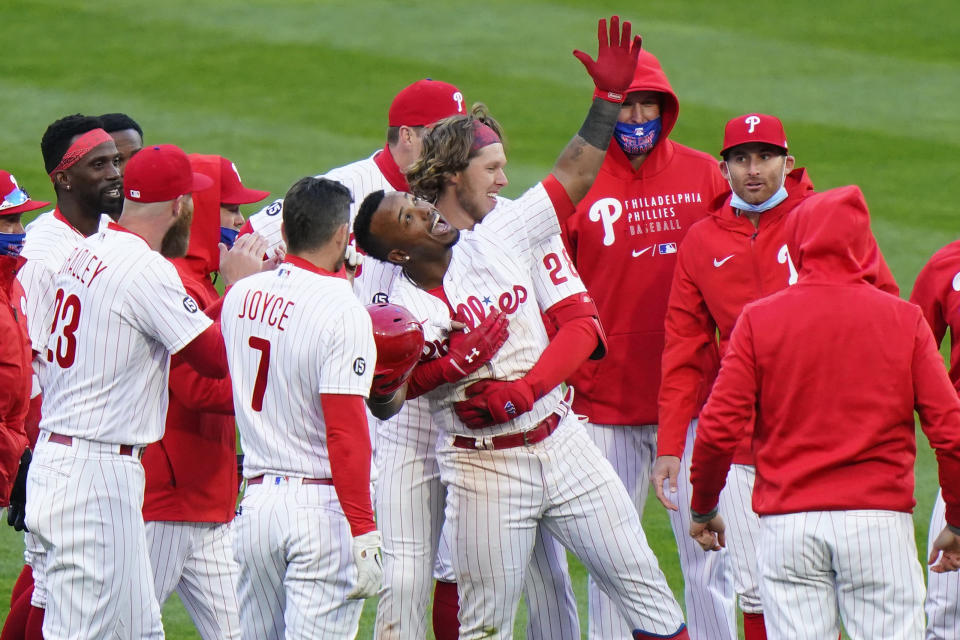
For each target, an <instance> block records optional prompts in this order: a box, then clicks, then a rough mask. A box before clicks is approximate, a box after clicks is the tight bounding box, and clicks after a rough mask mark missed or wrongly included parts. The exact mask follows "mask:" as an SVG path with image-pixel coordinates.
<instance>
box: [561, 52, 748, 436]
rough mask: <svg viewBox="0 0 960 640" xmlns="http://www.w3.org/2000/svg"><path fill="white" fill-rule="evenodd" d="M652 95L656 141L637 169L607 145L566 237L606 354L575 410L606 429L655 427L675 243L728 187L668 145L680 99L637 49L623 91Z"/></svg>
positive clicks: (706, 164) (702, 163) (692, 155)
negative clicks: (657, 112)
mask: <svg viewBox="0 0 960 640" xmlns="http://www.w3.org/2000/svg"><path fill="white" fill-rule="evenodd" d="M644 90H647V91H658V92H660V93H662V94H664V99H663V103H662V106H661V119H662V131H661V134H660V140H659V142H658V143H657V145H656V146H655V147H654V148H653V150H652V151H651V152H650V154H649V155H648V156H647V158H646V160H644V162H643V164H642V165H640V169H638V170H636V171H634V169H633V167H632V166H631V164H630V160H629V158H628V157H627V156H626V155H625V154H624V153H623V151H622V150H621V149H620V147H619V145H618V144H617V143H616V142H615V141H611V143H610V147H609V149H608V151H607V156H606V159H605V160H604V163H603V166H602V167H601V168H600V173H599V174H598V176H597V179H596V181H595V182H594V183H593V186H592V187H591V189H590V191H589V192H588V193H587V195H586V197H584V198H583V200H581V201H580V203H579V205H578V206H577V210H576V212H575V213H574V214H573V216H571V217H570V218H569V220H567V222H566V226H565V229H564V237H565V239H566V240H567V243H568V244H569V246H570V249H571V255H572V256H573V259H574V262H575V263H576V266H577V270H578V271H579V272H580V276H581V277H582V278H583V282H584V284H585V285H586V286H587V290H588V291H589V292H590V295H591V296H592V297H593V299H594V300H595V301H596V303H597V308H598V310H599V311H600V322H601V324H602V325H603V328H604V330H605V331H606V333H607V339H608V342H609V349H608V351H607V356H606V357H605V358H604V359H602V360H591V361H588V362H586V363H584V364H583V365H582V366H581V367H580V368H579V369H578V371H577V373H576V374H575V375H574V376H572V377H571V378H570V380H569V382H570V383H571V384H572V385H573V386H574V387H576V390H577V393H576V395H575V399H574V405H573V406H574V409H575V410H576V411H577V412H578V413H584V414H586V415H587V416H589V417H590V420H591V421H593V422H597V423H604V424H624V425H643V424H655V423H656V422H657V391H658V388H659V385H660V355H661V352H662V351H663V317H664V314H665V313H666V308H667V295H668V293H669V291H670V278H671V275H672V273H673V268H674V265H675V264H676V251H677V247H678V246H679V244H680V240H681V239H682V238H683V236H684V234H686V232H687V230H688V229H689V228H690V226H691V225H692V224H693V223H694V222H696V221H697V220H699V219H700V218H702V217H703V216H705V215H706V213H707V210H708V205H709V203H710V202H712V201H713V200H714V199H715V198H716V197H717V196H718V195H720V194H722V193H725V192H726V191H728V190H729V189H728V186H727V183H726V182H725V181H724V180H723V178H722V177H721V176H720V171H719V169H718V168H717V161H716V160H715V159H714V158H713V157H711V156H709V155H707V154H706V153H703V152H701V151H696V150H694V149H691V148H689V147H685V146H683V145H681V144H677V143H676V142H673V141H671V140H669V139H668V136H669V135H670V132H671V131H672V130H673V126H674V124H675V123H676V121H677V115H678V113H679V103H678V102H677V96H676V95H675V94H674V92H673V89H672V88H671V87H670V83H669V82H668V81H667V77H666V75H665V74H664V73H663V69H661V68H660V63H659V62H658V61H657V59H656V58H655V57H654V56H653V55H652V54H650V53H648V52H646V51H642V52H641V54H640V62H639V64H638V65H637V72H636V74H635V76H634V80H633V84H632V85H631V86H630V89H629V91H644Z"/></svg>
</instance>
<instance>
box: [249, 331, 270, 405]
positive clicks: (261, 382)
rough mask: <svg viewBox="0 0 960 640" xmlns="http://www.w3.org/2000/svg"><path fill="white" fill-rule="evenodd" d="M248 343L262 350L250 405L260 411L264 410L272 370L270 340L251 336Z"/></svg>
mask: <svg viewBox="0 0 960 640" xmlns="http://www.w3.org/2000/svg"><path fill="white" fill-rule="evenodd" d="M247 344H249V345H250V347H251V348H253V349H256V350H257V351H259V352H260V363H259V364H257V379H256V381H255V382H254V383H253V398H251V399H250V407H251V408H253V410H254V411H256V412H258V413H259V412H260V411H261V410H263V394H264V393H266V391H267V374H268V373H269V371H270V341H269V340H265V339H263V338H258V337H256V336H250V339H249V340H247Z"/></svg>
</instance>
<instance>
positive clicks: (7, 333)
mask: <svg viewBox="0 0 960 640" xmlns="http://www.w3.org/2000/svg"><path fill="white" fill-rule="evenodd" d="M25 262H26V260H25V259H24V258H21V257H19V256H17V257H12V256H0V335H3V340H2V341H0V507H5V506H7V500H8V499H9V498H10V489H12V488H13V481H14V480H15V479H16V477H17V469H18V468H19V466H20V456H21V455H22V454H23V450H24V449H26V448H27V434H26V431H25V429H24V419H25V418H26V416H27V410H28V409H29V408H30V388H31V383H32V380H33V369H32V368H31V365H30V362H31V361H32V359H33V352H32V351H31V349H30V338H29V337H28V335H27V317H26V315H25V309H26V302H25V300H24V294H23V287H21V286H20V282H19V281H18V280H17V271H19V270H20V267H21V266H22V265H23V264H24V263H25Z"/></svg>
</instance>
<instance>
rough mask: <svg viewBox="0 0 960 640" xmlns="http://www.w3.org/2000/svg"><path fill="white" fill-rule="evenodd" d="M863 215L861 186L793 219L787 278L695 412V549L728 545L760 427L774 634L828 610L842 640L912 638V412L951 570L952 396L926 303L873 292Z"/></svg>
mask: <svg viewBox="0 0 960 640" xmlns="http://www.w3.org/2000/svg"><path fill="white" fill-rule="evenodd" d="M869 224H870V222H869V213H868V212H867V207H866V203H865V202H864V200H863V195H862V193H861V192H860V190H859V189H858V188H857V187H842V188H840V189H833V190H831V191H827V192H825V193H823V194H817V195H813V196H810V197H809V198H807V199H806V200H805V201H804V202H803V203H801V204H800V206H798V207H797V209H796V210H795V211H794V212H793V213H792V214H791V215H790V217H788V219H787V222H786V229H785V235H786V238H787V243H788V247H789V251H790V255H791V256H792V257H793V258H794V260H795V262H796V267H797V270H798V280H797V284H796V285H795V286H792V287H788V288H787V289H785V290H783V291H780V292H778V293H775V294H773V295H771V296H769V297H767V298H764V299H762V300H759V301H757V302H754V303H751V304H749V305H747V306H746V307H745V308H744V309H743V312H742V313H741V315H740V318H739V320H738V321H737V324H736V327H735V328H734V330H733V333H732V335H731V338H730V343H729V345H728V347H727V351H726V353H725V354H724V356H723V361H722V367H721V369H720V374H719V376H718V378H717V381H716V384H715V385H714V388H713V391H712V393H711V394H710V398H709V400H708V402H707V405H706V407H705V409H704V411H703V412H702V413H701V417H700V424H699V427H698V433H697V438H696V441H695V443H694V452H693V463H692V468H691V481H692V483H693V496H692V502H691V513H692V517H693V520H694V523H693V524H692V525H691V527H690V535H691V536H693V537H694V538H695V539H697V541H698V542H699V543H700V544H701V545H702V546H703V547H704V549H715V548H719V547H720V546H722V545H723V544H725V531H724V529H725V527H724V523H723V519H722V518H721V517H720V516H719V515H718V514H717V503H718V498H719V494H720V490H721V488H722V487H723V484H724V478H725V477H726V475H727V471H728V469H729V467H730V463H731V460H732V459H733V457H734V453H735V451H736V449H737V447H738V446H739V445H740V443H741V442H742V440H743V439H744V437H747V434H748V433H749V430H750V426H751V423H753V422H754V420H755V424H754V425H753V431H752V445H751V446H752V449H753V451H754V452H755V456H756V485H755V487H754V492H753V509H754V511H756V512H757V514H759V515H760V528H761V537H760V544H759V557H758V560H757V565H758V571H759V574H760V595H761V600H762V604H763V611H764V615H765V618H766V625H767V633H768V635H769V636H770V637H771V638H810V639H811V640H812V639H814V638H817V639H820V638H828V637H831V636H835V635H837V633H838V631H839V620H838V613H839V616H840V617H841V618H842V620H843V625H844V627H845V628H846V629H847V632H848V633H849V634H850V636H851V638H858V639H859V638H881V637H882V638H913V639H917V640H919V638H921V637H922V633H923V603H922V594H923V575H922V573H921V569H920V565H919V563H918V562H917V553H916V544H915V543H914V539H913V519H912V518H911V516H910V511H911V510H912V508H913V505H914V499H913V484H914V483H913V464H914V456H915V452H916V441H915V432H914V417H913V412H914V409H916V411H917V412H918V413H919V416H920V424H921V427H922V428H923V430H924V432H925V433H926V434H927V437H928V438H929V439H930V443H931V445H932V446H933V447H934V448H935V449H936V451H937V458H938V461H939V466H940V484H941V486H942V487H943V495H944V498H945V501H946V504H947V522H948V523H950V524H949V525H948V527H946V528H945V529H944V530H943V531H942V532H941V534H940V536H939V537H938V539H937V543H936V544H935V545H934V548H935V549H938V550H942V551H944V552H945V553H944V555H943V557H942V558H941V559H940V561H939V563H938V564H937V570H954V569H956V568H957V567H958V566H960V493H957V490H956V487H957V486H958V482H960V400H958V398H957V394H956V392H955V391H954V389H953V388H952V387H951V385H950V381H949V380H948V379H947V376H946V372H945V371H944V369H943V363H942V360H941V358H940V355H939V353H938V352H937V349H936V346H935V344H934V340H933V337H932V335H931V334H930V330H929V327H927V326H926V323H925V322H924V319H923V315H922V313H921V311H920V309H918V308H917V307H916V306H915V305H912V304H910V303H907V302H905V301H903V300H901V299H900V298H898V297H897V296H894V295H890V294H889V293H887V292H884V291H881V290H879V289H878V288H877V287H876V284H877V282H878V281H879V278H880V264H881V262H880V252H879V249H878V248H877V244H876V241H875V240H874V238H873V234H872V233H871V232H870V226H869ZM864 318H870V322H868V323H864V322H863V319H864ZM785 363H787V365H785ZM754 415H755V418H754ZM864 540H870V541H871V553H870V554H868V556H867V557H865V556H864V550H863V546H862V545H863V541H864Z"/></svg>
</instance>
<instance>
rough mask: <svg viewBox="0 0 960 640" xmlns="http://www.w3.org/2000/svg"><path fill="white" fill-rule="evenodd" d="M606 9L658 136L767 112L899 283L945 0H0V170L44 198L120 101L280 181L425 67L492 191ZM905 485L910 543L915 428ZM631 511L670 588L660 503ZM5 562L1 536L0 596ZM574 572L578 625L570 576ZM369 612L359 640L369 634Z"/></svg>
mask: <svg viewBox="0 0 960 640" xmlns="http://www.w3.org/2000/svg"><path fill="white" fill-rule="evenodd" d="M611 13H619V14H620V15H622V16H624V17H626V18H628V19H631V20H633V22H634V25H635V28H636V29H638V30H639V31H640V32H641V33H642V34H643V35H644V46H645V47H647V48H648V49H649V50H650V51H652V52H653V53H655V54H657V55H658V57H659V58H660V60H661V62H662V63H663V66H664V69H665V70H666V72H667V74H668V76H669V77H670V79H671V82H672V84H673V87H674V89H675V91H676V93H677V94H678V95H679V97H680V104H681V112H680V120H679V122H678V125H677V127H676V129H675V130H674V133H673V134H672V137H673V138H674V139H675V140H678V141H680V142H683V143H685V144H688V145H691V146H694V147H697V148H701V149H704V150H707V151H710V152H716V151H717V150H718V149H719V146H720V141H721V137H722V129H723V124H724V122H725V121H726V120H727V119H728V118H730V117H732V116H734V115H737V114H740V113H745V112H748V111H764V112H769V113H774V114H777V115H779V116H780V117H781V118H782V119H783V120H784V123H785V125H786V128H787V134H788V136H789V139H790V144H791V151H792V153H793V154H794V155H795V156H796V157H797V162H798V164H799V165H802V166H807V167H808V168H809V169H810V172H811V175H812V177H813V179H814V182H815V183H816V185H817V187H818V188H819V189H825V188H829V187H834V186H838V185H842V184H849V183H856V184H859V185H860V186H861V187H862V189H863V191H864V192H865V194H866V196H867V199H868V202H869V203H870V205H871V210H872V213H873V217H874V230H875V233H876V235H877V237H878V239H879V241H880V244H881V247H882V248H883V251H884V254H885V255H886V258H887V260H888V262H889V263H890V265H891V268H892V269H893V272H894V274H895V276H896V277H897V280H898V281H899V283H900V286H901V290H902V292H903V294H904V295H906V294H907V293H909V290H910V288H911V286H912V283H913V280H914V278H915V277H916V274H917V272H918V271H919V270H920V267H921V266H922V265H923V263H924V262H925V261H926V260H927V258H928V257H929V256H930V254H931V253H932V252H933V251H934V250H935V249H937V248H938V247H940V246H942V245H943V244H946V243H947V242H949V241H951V240H953V239H955V238H956V237H958V235H960V234H958V233H957V228H958V227H960V225H958V224H957V222H956V221H955V215H956V214H955V209H956V205H955V200H956V195H957V186H956V185H957V184H958V183H957V178H958V170H957V167H958V164H957V162H956V160H955V156H956V154H957V152H958V151H960V110H958V109H957V108H956V105H957V104H958V103H960V83H958V82H957V78H958V77H960V45H958V42H960V21H958V20H957V17H958V14H957V9H956V2H955V0H929V1H928V2H924V3H902V2H897V1H895V0H848V1H847V2H836V1H827V0H810V1H808V2H802V3H801V2H793V3H782V2H771V1H761V2H756V3H749V4H745V3H733V2H717V1H716V0H686V1H678V0H648V1H647V2H643V3H640V2H635V1H634V2H627V1H625V0H621V1H613V0H590V1H587V0H511V1H508V0H487V1H486V2H484V3H465V2H452V1H443V0H429V1H428V0H393V1H388V0H352V1H347V0H320V1H317V0H260V1H257V0H229V1H228V0H219V1H218V0H189V1H188V0H164V1H162V2H149V1H147V0H128V1H125V2H118V1H117V0H101V1H100V2H96V3H93V2H79V1H77V0H58V1H54V0H5V1H4V2H3V3H2V4H0V38H2V41H3V42H4V43H5V44H4V54H3V64H2V66H0V82H2V90H0V110H2V112H3V113H4V114H5V116H4V118H3V124H2V126H0V167H2V168H4V169H7V170H10V171H12V172H13V173H14V174H15V175H16V176H17V177H18V178H19V180H20V183H21V185H23V186H25V187H26V188H27V189H28V190H29V191H30V192H31V194H32V195H33V196H34V197H35V198H39V199H46V200H52V199H53V191H52V188H51V186H50V182H49V179H48V178H47V177H46V176H45V175H44V172H43V164H42V159H41V156H40V150H39V141H40V137H41V135H42V134H43V131H44V129H45V128H46V126H47V125H48V124H49V123H50V122H52V121H53V120H55V119H57V118H59V117H61V116H63V115H66V114H70V113H75V112H83V113H91V114H98V113H103V112H110V111H124V112H127V113H129V114H130V115H132V116H133V117H134V118H135V119H137V120H138V121H139V122H140V123H141V125H142V126H143V127H144V130H145V134H146V139H147V141H148V142H151V143H159V142H173V143H177V144H179V145H180V146H182V147H183V148H184V149H186V150H187V151H189V152H200V153H218V154H222V155H225V156H227V157H229V158H231V159H232V160H234V162H235V163H236V164H237V165H238V167H239V168H240V170H241V173H242V175H243V176H244V179H245V181H246V182H247V184H248V185H249V186H252V187H262V188H269V189H271V190H272V191H274V192H276V193H282V192H283V191H285V189H286V188H287V187H288V186H289V185H290V184H292V183H293V182H294V181H295V180H296V179H297V178H299V177H301V176H304V175H308V174H315V173H318V172H320V171H323V170H326V169H328V168H331V167H334V166H338V165H341V164H344V163H346V162H348V161H351V160H354V159H357V158H360V157H363V156H365V155H367V154H369V153H370V152H371V151H373V150H374V149H376V148H377V147H379V146H381V145H382V144H383V138H384V129H385V126H386V110H387V106H388V105H389V102H390V99H391V98H392V96H393V95H394V94H395V93H396V92H397V91H398V90H399V89H400V88H402V87H403V86H405V85H407V84H409V83H410V82H412V81H414V80H417V79H419V78H422V77H428V76H429V77H434V78H438V79H442V80H447V81H450V82H454V83H455V84H457V85H458V86H459V87H460V89H462V90H463V92H464V94H465V95H466V97H467V100H468V102H472V101H476V100H481V101H484V102H486V103H487V105H488V106H489V107H490V109H491V111H492V112H493V114H494V115H495V116H497V117H498V119H499V120H500V121H501V122H502V123H503V125H504V126H505V127H506V130H507V134H508V139H509V145H508V153H509V157H510V160H511V163H510V165H509V166H508V168H507V171H508V175H509V177H510V179H511V184H510V186H509V187H508V188H507V189H506V191H505V195H508V196H512V195H517V194H519V193H520V192H521V191H522V190H523V189H524V188H525V187H526V186H529V185H530V184H532V183H533V182H534V181H536V180H537V179H539V178H541V177H542V176H543V175H544V174H545V173H546V171H547V170H548V169H549V168H550V166H551V165H552V163H553V160H554V158H555V157H556V155H557V153H558V152H559V150H560V149H561V148H562V146H563V145H564V143H565V142H566V141H567V140H568V139H569V138H570V136H571V135H572V134H573V133H574V132H575V131H576V130H577V128H578V127H579V125H580V123H581V121H582V118H583V114H584V113H585V111H586V108H587V105H588V104H589V100H590V94H591V91H592V86H591V82H590V80H589V78H588V77H587V76H586V74H585V73H584V72H583V70H582V68H581V66H580V63H579V62H577V61H576V60H575V59H574V58H573V56H571V55H570V51H571V50H572V49H574V48H580V49H584V50H586V51H590V52H593V51H595V46H596V41H595V24H596V19H597V18H598V17H601V16H607V15H610V14H611ZM951 196H953V197H952V198H951ZM248 213H249V212H248ZM917 479H918V480H917V498H918V507H917V510H916V514H915V515H916V517H915V521H916V525H917V539H918V541H920V542H921V546H925V545H924V543H925V540H926V529H927V521H928V519H929V512H930V507H931V503H932V498H933V494H934V492H935V484H936V479H935V465H934V463H933V458H932V456H931V455H930V452H929V450H928V449H927V447H926V445H925V441H924V444H922V445H921V455H920V457H919V459H918V463H917ZM644 523H645V526H646V529H647V534H648V537H649V538H650V541H651V544H652V546H653V547H654V550H655V551H656V552H657V554H658V556H659V558H660V561H661V564H662V566H663V568H664V570H665V572H666V573H667V576H668V579H669V580H670V584H671V586H672V587H673V588H674V590H675V591H676V592H677V593H678V594H680V593H681V592H682V582H681V579H680V576H679V570H678V566H677V559H676V551H675V548H674V544H673V540H672V534H671V533H670V528H669V525H668V523H667V519H666V515H665V513H664V511H663V509H662V508H661V507H660V506H659V504H658V503H656V502H655V501H651V502H650V503H648V508H647V513H646V514H645V517H644ZM20 554H21V542H20V538H19V536H18V535H15V534H14V532H13V531H12V530H11V529H8V528H6V527H4V528H3V529H2V530H0V603H6V602H7V601H8V599H9V589H10V587H11V586H12V583H13V580H14V577H15V576H16V574H17V572H18V571H19V568H20ZM573 571H574V574H575V576H574V577H575V581H576V584H577V588H578V589H579V591H578V600H579V601H580V603H581V605H582V606H581V616H582V617H583V619H584V629H585V628H586V624H585V613H586V600H585V592H584V589H585V586H584V584H585V578H584V573H583V570H582V568H580V567H579V565H574V567H573ZM371 605H372V603H368V606H367V608H366V610H365V614H364V618H363V622H362V625H361V633H360V636H359V637H361V638H369V637H371V635H372V632H371V623H372V620H373V607H372V606H371ZM6 610H7V607H6V606H5V604H0V619H2V618H4V617H5V615H6ZM521 617H522V616H521ZM164 621H165V625H166V628H167V634H168V636H169V637H170V638H176V639H180V638H196V637H198V636H197V635H196V633H195V632H194V631H193V629H192V625H191V624H190V621H189V619H187V617H186V614H185V613H184V611H183V608H182V606H180V605H179V603H177V602H171V603H168V605H167V607H166V608H165V610H164ZM522 628H523V621H522V620H520V621H518V625H517V630H518V635H520V636H522V631H521V630H522Z"/></svg>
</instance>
